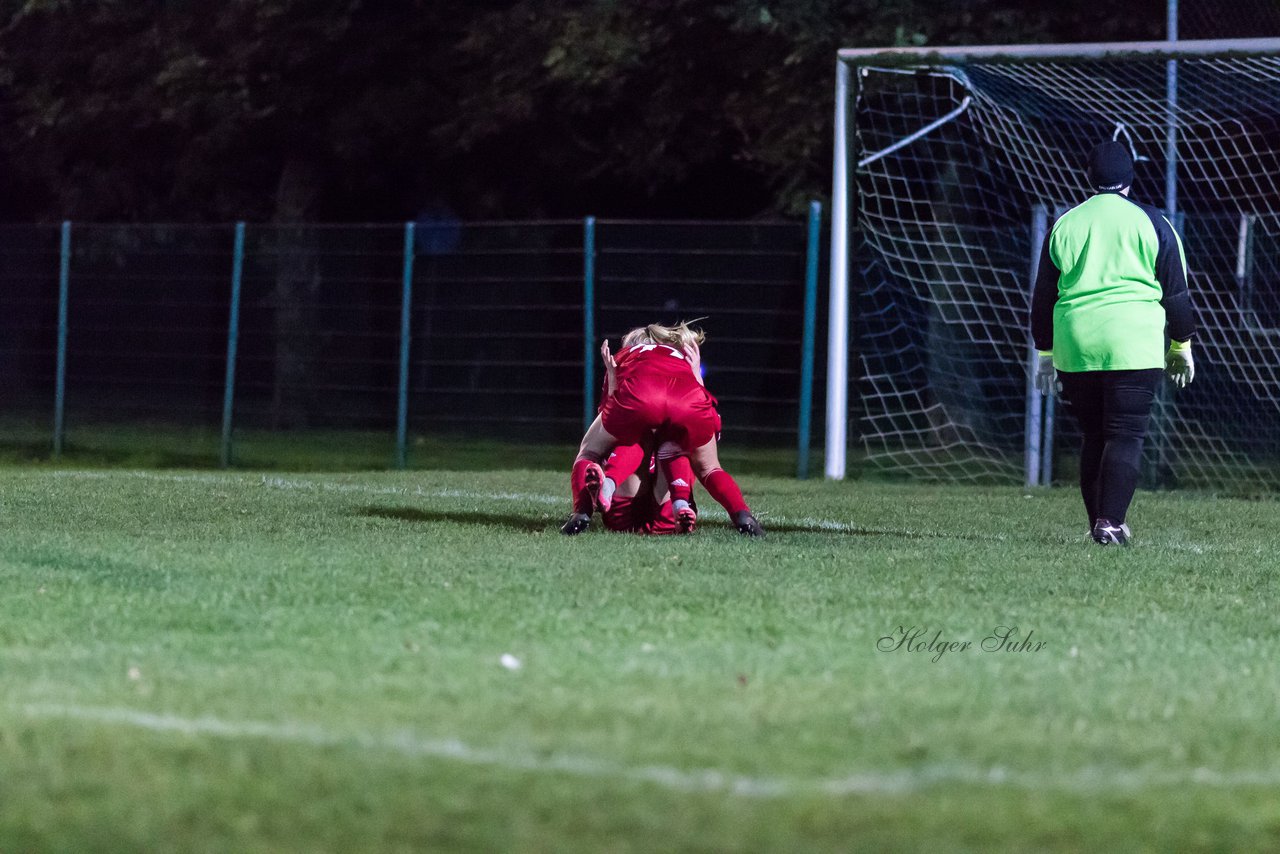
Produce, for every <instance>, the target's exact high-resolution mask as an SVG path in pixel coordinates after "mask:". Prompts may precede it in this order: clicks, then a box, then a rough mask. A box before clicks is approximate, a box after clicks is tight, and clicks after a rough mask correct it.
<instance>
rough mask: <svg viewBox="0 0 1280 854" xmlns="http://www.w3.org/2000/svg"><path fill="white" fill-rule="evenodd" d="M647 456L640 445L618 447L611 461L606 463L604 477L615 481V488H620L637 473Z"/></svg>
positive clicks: (608, 460)
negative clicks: (620, 485) (619, 486)
mask: <svg viewBox="0 0 1280 854" xmlns="http://www.w3.org/2000/svg"><path fill="white" fill-rule="evenodd" d="M646 456H647V455H646V454H645V452H644V448H643V447H642V446H641V445H639V444H635V445H618V446H617V447H616V448H614V449H613V453H612V454H610V455H609V459H607V460H605V461H604V476H605V477H607V478H609V480H611V481H613V485H614V486H618V485H619V484H621V483H622V482H623V481H624V480H626V479H627V478H629V477H631V475H633V474H635V473H636V470H637V469H638V468H640V464H641V463H643V462H644V458H645V457H646Z"/></svg>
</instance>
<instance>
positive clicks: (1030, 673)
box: [0, 469, 1280, 852]
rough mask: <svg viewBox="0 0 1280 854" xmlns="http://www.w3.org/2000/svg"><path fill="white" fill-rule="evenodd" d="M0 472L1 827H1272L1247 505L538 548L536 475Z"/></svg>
mask: <svg viewBox="0 0 1280 854" xmlns="http://www.w3.org/2000/svg"><path fill="white" fill-rule="evenodd" d="M0 477H2V478H3V491H2V493H0V525H2V528H0V531H2V532H3V533H2V536H0V851H5V852H8V851H40V850H60V851H72V850H75V851H79V850H100V851H117V850H173V851H231V850H234V851H316V850H333V851H350V850H475V851H491V850H519V851H574V850H578V851H600V850H620V851H625V850H678V849H685V850H731V851H732V850H775V851H800V850H833V851H846V850H886V851H889V850H892V851H897V850H921V851H963V850H971V851H1023V850H1063V851H1077V850H1079V851H1096V850H1180V851H1187V850H1192V851H1194V850H1203V851H1222V850H1249V851H1257V850H1277V849H1280V737H1277V733H1280V664H1278V662H1280V619H1278V618H1277V616H1276V615H1277V614H1278V613H1280V608H1278V607H1277V606H1278V605H1280V595H1278V594H1277V575H1278V573H1277V569H1276V565H1277V559H1276V554H1277V553H1278V551H1280V549H1278V548H1277V547H1278V546H1280V542H1277V540H1278V539H1280V534H1278V533H1277V532H1278V531H1280V512H1278V508H1277V506H1276V505H1275V504H1273V503H1270V502H1243V501H1230V500H1214V499H1210V498H1206V497H1197V496H1194V495H1190V494H1147V493H1144V494H1140V495H1139V497H1138V501H1137V505H1136V508H1135V511H1134V513H1133V515H1132V519H1131V521H1132V523H1133V526H1134V530H1135V534H1136V536H1137V539H1138V544H1137V545H1136V546H1135V547H1133V548H1131V549H1126V550H1121V549H1099V548H1097V547H1094V546H1092V545H1090V544H1086V543H1085V542H1084V524H1083V520H1082V519H1081V518H1080V516H1081V512H1080V510H1079V509H1078V507H1077V504H1076V498H1075V496H1074V495H1073V494H1072V493H1070V492H1069V491H1067V490H1057V491H1054V492H1052V493H1049V492H1040V493H1036V494H1034V495H1032V496H1031V497H1029V498H1027V497H1023V495H1022V493H1021V492H1019V491H1017V490H1013V489H1004V488H995V487H984V488H942V487H921V486H910V485H899V484H869V483H847V484H825V483H813V482H811V483H800V482H796V481H791V480H784V479H771V478H765V477H746V478H744V479H743V481H744V486H745V488H746V491H747V493H748V496H749V497H750V498H751V499H752V503H753V505H754V506H755V507H756V509H757V510H758V511H759V512H760V514H761V516H762V518H763V519H764V521H765V523H766V525H768V526H770V535H769V537H768V538H767V539H766V540H764V541H748V540H745V539H742V538H740V537H738V536H737V535H736V534H734V533H732V532H731V531H729V530H728V529H727V528H725V527H722V526H723V525H724V524H725V523H724V517H723V514H720V513H718V512H715V513H713V512H711V511H707V512H706V513H705V516H706V518H705V525H704V528H703V529H702V530H700V531H699V532H698V533H697V534H696V535H694V536H692V537H689V538H681V539H675V538H655V539H645V538H641V537H632V536H625V535H608V534H603V533H598V532H597V531H595V530H593V531H591V532H589V533H588V534H586V535H583V536H581V537H578V538H575V539H569V538H565V537H561V536H560V535H559V534H558V533H557V532H556V525H557V524H558V522H559V521H560V520H561V518H562V517H563V515H564V514H565V513H566V511H567V506H566V502H565V501H564V499H563V496H564V493H565V491H566V484H565V481H566V478H565V477H564V476H563V475H561V474H556V473H549V472H542V471H538V472H531V471H507V472H482V473H447V472H416V473H406V474H348V475H340V476H334V475H318V474H285V475H275V476H273V475H268V476H265V477H264V476H263V475H259V474H250V473H229V474H223V473H213V472H130V471H110V470H95V471H61V470H55V469H8V470H5V471H3V472H0ZM704 503H705V500H704ZM899 626H902V627H911V626H916V627H920V628H924V629H927V633H926V635H925V636H924V637H922V640H928V639H930V638H932V637H933V635H934V633H935V632H941V638H942V639H943V640H950V641H956V642H963V641H969V642H971V643H972V644H973V646H972V647H970V648H969V649H955V650H952V651H949V652H946V653H945V654H943V655H942V656H941V658H940V659H939V660H938V661H936V662H935V661H933V660H931V659H932V658H933V657H934V656H935V654H936V653H933V652H928V651H916V652H908V651H906V650H904V649H897V650H888V651H881V650H878V649H877V642H878V640H879V639H880V638H882V637H885V636H892V635H894V634H895V632H896V630H897V628H898V627H899ZM998 626H1017V627H1018V630H1019V632H1020V634H1021V636H1023V637H1025V635H1027V634H1029V633H1031V632H1034V635H1032V638H1031V641H1032V643H1035V642H1043V644H1044V646H1043V647H1042V648H1040V649H1039V650H1038V651H1035V650H1033V649H1027V650H1025V651H1008V650H1005V651H994V652H993V651H983V650H982V649H980V644H981V642H982V640H983V639H984V638H985V637H986V636H988V635H990V634H992V633H993V631H994V630H995V629H996V627H998ZM504 655H510V656H513V657H514V658H516V659H518V660H519V667H518V668H515V669H511V668H508V667H506V666H503V664H502V663H501V658H502V656H504Z"/></svg>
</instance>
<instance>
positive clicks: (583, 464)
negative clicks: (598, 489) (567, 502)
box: [569, 460, 595, 516]
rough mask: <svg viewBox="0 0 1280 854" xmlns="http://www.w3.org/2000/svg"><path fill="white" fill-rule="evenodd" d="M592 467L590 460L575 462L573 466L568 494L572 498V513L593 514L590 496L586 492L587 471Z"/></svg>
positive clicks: (593, 508) (593, 509)
mask: <svg viewBox="0 0 1280 854" xmlns="http://www.w3.org/2000/svg"><path fill="white" fill-rule="evenodd" d="M592 465H593V463H592V461H591V460H577V461H575V462H574V464H573V474H571V475H570V476H569V494H570V496H571V497H572V498H573V512H574V513H586V514H587V515H588V516H590V515H591V514H592V513H593V512H595V507H594V506H593V505H592V503H591V495H590V494H589V493H588V492H587V469H589V468H590V467H591V466H592Z"/></svg>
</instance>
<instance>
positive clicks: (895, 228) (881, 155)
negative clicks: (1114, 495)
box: [827, 39, 1280, 489]
mask: <svg viewBox="0 0 1280 854" xmlns="http://www.w3.org/2000/svg"><path fill="white" fill-rule="evenodd" d="M841 60H842V64H841V66H840V69H841V74H840V79H839V83H838V87H837V100H838V101H840V102H843V107H844V109H842V105H841V104H838V106H837V149H836V167H837V168H836V188H835V190H836V192H835V198H834V199H833V213H834V216H833V228H834V229H837V230H839V233H840V234H841V235H843V239H842V240H833V256H832V311H833V316H832V319H831V322H832V327H833V329H832V338H831V343H832V347H833V348H832V352H831V354H830V358H831V362H830V364H829V377H828V379H829V383H830V385H829V388H828V393H829V397H831V398H834V401H829V402H832V403H833V406H834V408H835V411H834V412H833V411H831V410H829V412H828V422H829V424H828V426H829V428H831V427H832V426H833V423H832V422H836V423H835V424H834V426H835V427H836V428H837V429H836V432H839V429H840V428H841V427H842V426H843V425H840V424H839V423H838V422H839V417H840V414H841V411H843V413H845V414H847V416H848V419H849V420H848V422H847V423H848V426H849V428H850V435H849V437H848V438H847V439H845V438H844V437H842V436H835V437H834V441H830V440H831V439H832V438H833V437H832V435H831V433H829V434H828V437H829V444H828V448H827V474H828V476H829V477H841V476H843V473H844V464H845V463H844V456H843V455H844V452H845V449H846V447H847V448H848V449H850V450H851V451H852V452H853V453H854V454H856V455H858V456H859V457H860V458H861V459H862V460H864V461H865V464H866V465H868V466H871V467H875V468H881V469H891V470H895V471H900V472H904V473H908V474H912V475H915V476H920V477H926V478H933V479H947V480H962V479H994V480H1014V479H1021V478H1024V477H1025V478H1026V479H1027V481H1028V482H1031V483H1035V482H1037V481H1038V479H1039V477H1040V476H1041V475H1042V474H1044V473H1047V470H1048V464H1049V461H1050V460H1051V458H1052V456H1053V453H1054V452H1053V448H1057V449H1058V450H1059V451H1061V452H1063V454H1064V455H1065V454H1068V453H1071V452H1073V451H1074V445H1075V442H1074V439H1073V436H1072V433H1071V431H1072V430H1074V424H1073V423H1072V422H1071V421H1070V420H1069V419H1063V418H1061V417H1058V418H1054V417H1053V411H1052V410H1053V405H1052V401H1049V400H1041V399H1040V398H1039V396H1038V395H1035V394H1033V393H1032V391H1031V389H1030V386H1029V383H1028V373H1027V370H1028V363H1029V356H1030V352H1029V339H1028V327H1029V305H1030V289H1031V280H1032V271H1033V269H1034V264H1035V262H1036V260H1037V259H1036V258H1035V257H1034V256H1035V255H1036V254H1038V251H1039V247H1040V242H1041V240H1042V239H1043V234H1044V231H1043V229H1044V228H1046V227H1047V226H1048V225H1051V224H1052V221H1053V218H1054V216H1055V215H1056V214H1057V213H1060V212H1062V211H1064V210H1066V209H1067V208H1069V207H1071V206H1074V205H1076V204H1078V203H1080V202H1082V201H1084V200H1085V199H1086V198H1088V196H1089V195H1090V192H1091V191H1090V189H1089V187H1088V185H1087V183H1086V180H1085V174H1084V168H1083V166H1084V157H1085V155H1086V153H1087V152H1088V151H1089V149H1090V148H1092V147H1093V146H1094V145H1095V144H1097V143H1098V142H1101V141H1102V140H1105V139H1118V140H1120V141H1121V142H1124V143H1125V144H1127V145H1129V146H1131V148H1132V150H1133V152H1134V154H1135V155H1136V161H1137V163H1136V167H1135V173H1136V176H1135V180H1134V189H1133V196H1134V198H1136V199H1138V200H1141V201H1144V202H1147V203H1149V204H1153V205H1155V206H1156V207H1161V208H1164V209H1165V211H1166V212H1167V213H1168V214H1169V218H1170V219H1171V221H1173V222H1174V223H1175V226H1176V227H1177V228H1178V230H1179V232H1180V233H1181V234H1182V236H1183V240H1184V243H1185V246H1186V255H1187V262H1188V265H1189V267H1190V272H1191V275H1190V280H1189V284H1190V289H1191V293H1192V300H1193V302H1194V304H1195V307H1196V309H1197V312H1198V316H1199V322H1200V331H1199V333H1198V334H1197V337H1196V371H1197V373H1196V380H1195V382H1194V383H1193V384H1192V385H1191V386H1190V387H1189V388H1187V389H1186V390H1183V391H1179V392H1176V393H1175V392H1174V391H1173V390H1172V389H1168V388H1166V389H1165V390H1164V391H1162V393H1161V397H1160V398H1159V400H1158V402H1157V407H1156V412H1155V416H1154V417H1153V430H1152V434H1151V436H1150V438H1149V440H1148V446H1147V459H1146V464H1147V472H1148V477H1149V479H1152V478H1154V479H1157V480H1159V481H1160V482H1162V483H1166V484H1173V483H1178V484H1187V485H1221V484H1233V485H1239V484H1242V483H1249V484H1253V485H1256V486H1257V487H1258V488H1264V489H1271V488H1275V487H1277V486H1280V40H1260V39H1259V40H1238V41H1220V42H1216V43H1196V42H1179V43H1176V44H1170V43H1148V44H1134V45H1110V46H1108V45H1075V46H1072V45H1066V46H1056V47H1052V48H1047V47H1029V48H968V49H963V48H957V49H953V50H944V51H936V52H930V51H927V50H925V49H915V50H912V49H904V50H897V51H882V52H873V51H852V50H850V51H842V52H841ZM842 136H843V138H841V137H842ZM845 241H847V242H848V246H847V247H845V246H844V245H843V244H844V242H845ZM846 287H847V288H848V290H847V293H848V303H847V306H844V305H840V302H841V300H842V299H843V298H844V297H843V295H842V293H841V291H843V290H844V289H845V288H846ZM846 312H847V318H848V319H847V324H846V325H844V329H846V330H847V332H848V335H849V339H848V342H847V345H846V344H845V342H842V341H840V340H839V339H840V333H841V330H840V329H837V328H836V327H837V326H839V325H842V317H841V315H845V314H846ZM846 353H849V354H851V355H852V359H850V360H849V361H848V363H847V364H848V371H849V373H848V375H847V385H845V386H843V387H841V385H842V381H843V380H845V379H846V378H845V377H844V376H843V375H842V372H841V369H842V365H841V364H840V361H841V360H842V359H843V358H844V355H845V354H846ZM845 391H847V392H848V394H849V397H848V402H847V404H846V403H845V402H844V400H842V399H841V396H842V394H843V393H844V392H845ZM1055 434H1056V438H1057V441H1056V442H1055V441H1054V439H1055ZM1033 453H1034V455H1035V456H1034V459H1032V454H1033Z"/></svg>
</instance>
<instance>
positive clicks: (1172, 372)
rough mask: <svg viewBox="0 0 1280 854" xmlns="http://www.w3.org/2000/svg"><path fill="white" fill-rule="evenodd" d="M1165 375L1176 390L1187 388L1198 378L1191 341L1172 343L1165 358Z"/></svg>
mask: <svg viewBox="0 0 1280 854" xmlns="http://www.w3.org/2000/svg"><path fill="white" fill-rule="evenodd" d="M1164 373H1165V376H1167V377H1168V378H1169V382H1171V383H1173V385H1174V387H1175V388H1186V387H1187V386H1189V385H1191V381H1192V380H1193V379H1195V378H1196V363H1195V360H1194V359H1192V358H1191V342H1190V341H1170V342H1169V352H1168V353H1166V354H1165V357H1164Z"/></svg>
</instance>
